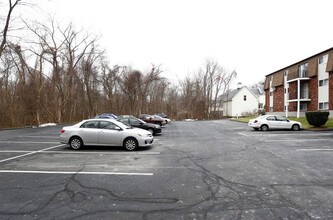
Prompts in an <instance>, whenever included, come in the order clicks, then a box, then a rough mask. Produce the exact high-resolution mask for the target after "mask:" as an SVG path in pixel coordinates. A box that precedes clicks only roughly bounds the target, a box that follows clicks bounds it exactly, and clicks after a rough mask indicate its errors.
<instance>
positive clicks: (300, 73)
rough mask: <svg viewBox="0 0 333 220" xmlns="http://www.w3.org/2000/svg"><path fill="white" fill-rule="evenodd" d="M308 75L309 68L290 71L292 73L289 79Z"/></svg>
mask: <svg viewBox="0 0 333 220" xmlns="http://www.w3.org/2000/svg"><path fill="white" fill-rule="evenodd" d="M306 77H308V71H307V70H297V71H295V72H293V73H290V75H289V79H296V78H306Z"/></svg>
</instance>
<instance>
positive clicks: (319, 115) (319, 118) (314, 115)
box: [305, 112, 330, 127]
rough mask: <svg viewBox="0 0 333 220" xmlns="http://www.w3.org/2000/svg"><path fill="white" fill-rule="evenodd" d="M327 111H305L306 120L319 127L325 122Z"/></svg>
mask: <svg viewBox="0 0 333 220" xmlns="http://www.w3.org/2000/svg"><path fill="white" fill-rule="evenodd" d="M329 114H330V113H329V112H306V113H305V116H306V120H307V121H308V123H309V124H310V125H312V126H314V127H320V126H323V125H324V124H326V122H327V120H328V116H329Z"/></svg>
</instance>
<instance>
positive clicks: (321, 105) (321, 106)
mask: <svg viewBox="0 0 333 220" xmlns="http://www.w3.org/2000/svg"><path fill="white" fill-rule="evenodd" d="M318 109H319V110H328V102H319V106H318Z"/></svg>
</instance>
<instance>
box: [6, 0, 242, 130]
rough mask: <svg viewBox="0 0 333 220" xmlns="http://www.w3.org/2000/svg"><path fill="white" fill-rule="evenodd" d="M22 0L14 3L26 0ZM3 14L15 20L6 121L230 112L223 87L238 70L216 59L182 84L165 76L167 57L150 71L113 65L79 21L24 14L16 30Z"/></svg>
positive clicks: (211, 116)
mask: <svg viewBox="0 0 333 220" xmlns="http://www.w3.org/2000/svg"><path fill="white" fill-rule="evenodd" d="M15 2H16V3H17V4H12V5H11V7H12V10H13V9H14V7H18V6H22V5H20V3H22V1H19V0H17V1H15ZM9 12H10V11H8V13H9ZM9 15H10V14H9ZM1 17H2V18H3V19H5V18H6V19H9V21H8V22H5V26H4V27H1V30H2V32H1V38H0V40H1V47H0V100H1V106H0V128H4V127H22V126H38V125H41V124H44V123H50V122H52V123H58V124H59V123H72V122H75V121H80V120H82V119H85V118H91V117H94V116H95V115H96V114H100V113H104V112H108V113H113V114H116V115H121V114H130V115H134V116H138V115H139V114H141V113H148V114H153V113H158V112H164V113H166V114H167V115H168V116H169V117H170V118H172V119H176V120H182V119H186V118H194V119H216V118H221V117H222V112H221V103H222V100H221V95H222V94H223V93H225V92H226V90H227V89H228V86H229V85H230V83H231V81H232V79H233V78H234V77H235V76H236V72H235V71H232V72H227V71H226V70H225V69H224V68H223V67H222V66H221V65H220V64H218V63H217V62H216V61H214V60H212V59H207V60H205V62H204V65H203V66H202V67H201V68H200V69H198V71H197V72H195V73H193V74H192V75H191V76H187V77H186V78H184V79H182V80H179V82H178V84H177V85H174V84H172V83H171V81H170V80H169V79H167V78H165V77H162V76H161V73H162V72H163V68H162V66H160V65H155V64H151V67H150V69H149V70H147V71H141V70H136V69H133V68H132V67H131V66H118V65H114V66H110V64H109V60H108V56H107V54H106V52H105V51H104V50H103V49H101V48H100V46H99V38H98V37H97V36H95V35H93V34H91V33H88V32H85V31H84V30H79V31H78V30H76V29H75V27H74V25H73V24H72V23H70V24H68V25H60V24H59V23H57V22H56V20H55V19H54V18H52V17H48V18H47V19H46V21H45V22H40V21H29V22H28V21H22V23H21V25H22V26H21V27H24V31H12V32H11V29H10V28H9V27H10V19H11V17H10V16H8V14H7V15H2V14H1ZM6 21H7V20H6ZM7 24H8V27H6V26H7ZM9 33H10V34H11V35H10V34H9Z"/></svg>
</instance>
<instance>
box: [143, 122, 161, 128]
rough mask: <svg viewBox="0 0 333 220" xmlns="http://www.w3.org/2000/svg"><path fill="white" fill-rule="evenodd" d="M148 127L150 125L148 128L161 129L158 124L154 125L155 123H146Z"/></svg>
mask: <svg viewBox="0 0 333 220" xmlns="http://www.w3.org/2000/svg"><path fill="white" fill-rule="evenodd" d="M146 125H148V127H154V128H160V127H161V126H160V125H157V124H153V123H146Z"/></svg>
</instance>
